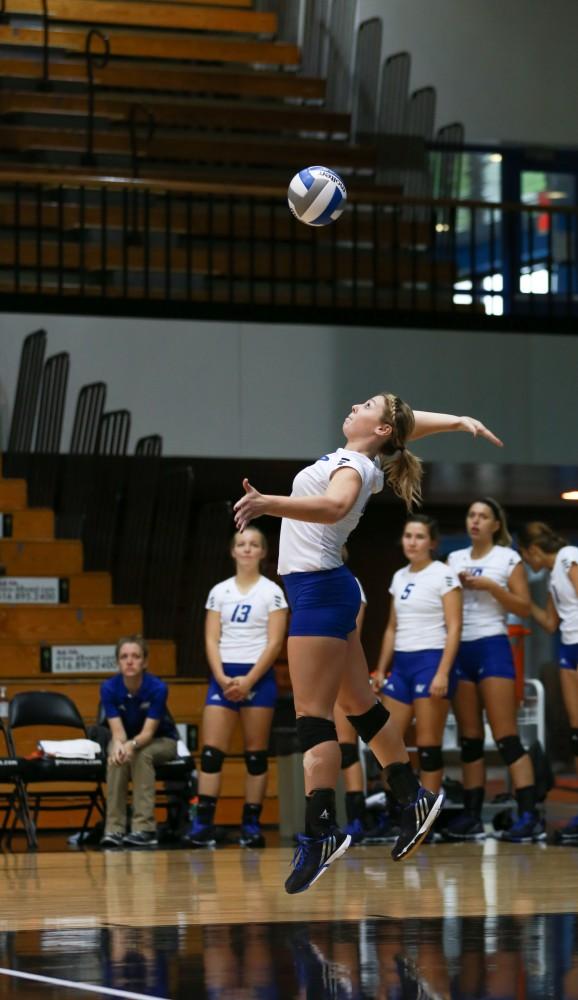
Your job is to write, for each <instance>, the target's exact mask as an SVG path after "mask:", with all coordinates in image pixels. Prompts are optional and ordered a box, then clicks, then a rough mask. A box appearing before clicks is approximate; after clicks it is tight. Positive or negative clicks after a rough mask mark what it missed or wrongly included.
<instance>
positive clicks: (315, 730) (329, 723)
mask: <svg viewBox="0 0 578 1000" xmlns="http://www.w3.org/2000/svg"><path fill="white" fill-rule="evenodd" d="M333 741H335V742H336V743H337V730H336V728H335V723H334V722H333V719H316V718H315V717H313V716H310V715H300V716H299V718H298V719H297V742H298V743H299V748H300V750H301V753H307V751H308V750H311V749H312V748H313V747H316V746H317V745H318V744H319V743H332V742H333Z"/></svg>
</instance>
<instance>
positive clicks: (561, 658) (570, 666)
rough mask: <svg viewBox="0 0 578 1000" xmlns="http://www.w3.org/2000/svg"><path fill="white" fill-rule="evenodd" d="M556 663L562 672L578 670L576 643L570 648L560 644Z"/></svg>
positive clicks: (577, 646) (577, 643)
mask: <svg viewBox="0 0 578 1000" xmlns="http://www.w3.org/2000/svg"><path fill="white" fill-rule="evenodd" d="M558 662H559V663H560V668H561V669H562V670H578V642H576V643H574V644H573V645H572V646H567V645H566V644H565V643H563V642H561V643H560V651H559V653H558Z"/></svg>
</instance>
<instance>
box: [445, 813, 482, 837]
mask: <svg viewBox="0 0 578 1000" xmlns="http://www.w3.org/2000/svg"><path fill="white" fill-rule="evenodd" d="M440 832H441V835H442V838H443V839H444V840H447V841H450V842H451V841H454V842H461V841H464V840H470V841H474V842H476V841H480V840H485V839H486V831H485V830H484V824H483V823H482V821H481V819H480V817H479V816H474V815H473V813H469V812H460V813H458V815H457V816H454V817H453V818H452V819H450V821H449V823H448V824H447V826H445V827H444V828H443V830H441V831H440Z"/></svg>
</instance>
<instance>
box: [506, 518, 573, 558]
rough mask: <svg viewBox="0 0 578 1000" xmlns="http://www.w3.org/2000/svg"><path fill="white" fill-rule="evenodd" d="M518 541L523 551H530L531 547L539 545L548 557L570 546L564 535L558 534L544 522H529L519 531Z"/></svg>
mask: <svg viewBox="0 0 578 1000" xmlns="http://www.w3.org/2000/svg"><path fill="white" fill-rule="evenodd" d="M518 541H519V543H520V547H521V548H523V549H529V548H530V545H537V546H538V548H539V549H541V550H542V552H545V553H546V554H547V555H553V554H554V553H555V552H559V551H560V549H563V548H564V546H565V545H567V544H568V542H567V541H566V539H565V538H563V537H562V535H558V534H556V532H555V531H553V530H552V528H551V527H550V525H549V524H544V522H543V521H528V523H527V524H524V525H523V526H522V528H521V529H520V531H519V534H518Z"/></svg>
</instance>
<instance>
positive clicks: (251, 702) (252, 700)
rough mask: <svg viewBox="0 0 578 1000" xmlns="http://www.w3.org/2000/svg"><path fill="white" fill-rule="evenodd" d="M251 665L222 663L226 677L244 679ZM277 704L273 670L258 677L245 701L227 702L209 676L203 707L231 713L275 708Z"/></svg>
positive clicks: (212, 678)
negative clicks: (246, 709) (222, 709)
mask: <svg viewBox="0 0 578 1000" xmlns="http://www.w3.org/2000/svg"><path fill="white" fill-rule="evenodd" d="M252 667H253V665H252V663H223V670H224V671H225V673H226V675H227V677H245V676H246V675H247V674H248V673H249V671H250V670H252ZM276 702H277V681H276V680H275V671H274V670H273V668H271V669H270V670H268V671H267V673H266V674H264V675H263V677H260V678H259V680H258V681H257V683H256V684H255V687H254V688H252V689H251V691H249V697H248V698H246V699H245V701H229V699H228V698H225V695H224V694H223V689H222V687H220V686H219V685H218V684H217V682H216V680H215V678H214V677H213V676H212V675H211V680H210V682H209V690H208V691H207V699H206V701H205V705H209V706H211V705H212V706H214V707H215V708H230V709H231V711H232V712H238V711H239V709H240V708H275V704H276Z"/></svg>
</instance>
